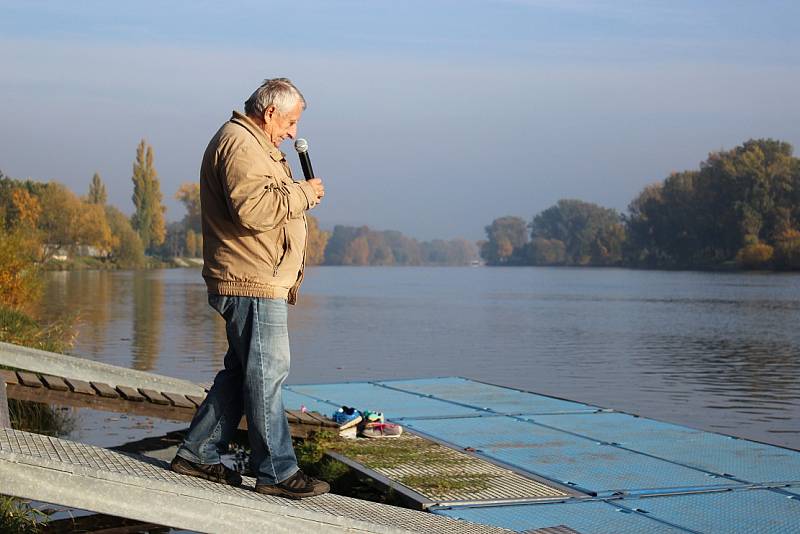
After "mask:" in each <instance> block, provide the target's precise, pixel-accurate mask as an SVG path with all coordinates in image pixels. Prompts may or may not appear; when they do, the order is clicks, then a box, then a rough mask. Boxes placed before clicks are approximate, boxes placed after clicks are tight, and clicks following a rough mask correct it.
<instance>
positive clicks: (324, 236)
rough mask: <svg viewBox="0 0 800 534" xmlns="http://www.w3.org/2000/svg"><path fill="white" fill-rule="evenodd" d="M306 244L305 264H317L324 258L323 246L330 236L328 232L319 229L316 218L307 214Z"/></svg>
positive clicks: (326, 243)
mask: <svg viewBox="0 0 800 534" xmlns="http://www.w3.org/2000/svg"><path fill="white" fill-rule="evenodd" d="M306 219H307V221H308V245H307V246H306V264H308V265H319V264H321V263H322V262H323V261H324V260H325V247H326V246H327V245H328V240H329V239H330V237H331V233H330V232H326V231H325V230H322V229H320V227H319V222H318V221H317V218H316V217H314V216H312V215H307V216H306Z"/></svg>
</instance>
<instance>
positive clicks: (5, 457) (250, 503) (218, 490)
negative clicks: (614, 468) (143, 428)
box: [0, 428, 510, 534]
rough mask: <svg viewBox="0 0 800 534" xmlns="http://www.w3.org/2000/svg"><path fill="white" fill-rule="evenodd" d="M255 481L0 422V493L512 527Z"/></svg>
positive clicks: (411, 524) (248, 519)
mask: <svg viewBox="0 0 800 534" xmlns="http://www.w3.org/2000/svg"><path fill="white" fill-rule="evenodd" d="M254 484H255V481H254V480H253V479H252V478H245V486H247V487H245V486H243V487H241V488H232V487H229V486H223V485H220V484H215V483H213V482H208V481H205V480H200V479H197V478H192V477H188V476H184V475H179V474H176V473H173V472H171V471H169V469H168V468H167V465H166V463H163V462H159V461H158V460H152V459H149V458H148V459H145V458H142V457H134V456H129V455H125V454H121V453H116V452H113V451H109V450H107V449H102V448H99V447H92V446H89V445H84V444H81V443H75V442H71V441H66V440H61V439H56V438H51V437H46V436H41V435H38V434H30V433H26V432H20V431H16V430H11V429H7V428H5V429H0V493H1V494H6V495H13V496H17V497H23V498H29V499H36V500H40V501H45V502H54V503H58V504H63V505H66V506H72V507H75V508H80V509H85V510H92V511H96V512H101V513H107V514H112V515H117V516H122V517H128V518H131V519H137V520H140V521H145V522H151V523H158V524H162V525H167V526H171V527H175V528H181V529H188V530H195V531H199V532H226V533H229V532H259V531H266V530H268V531H269V532H286V533H297V532H312V531H313V532H320V533H322V532H381V533H395V532H398V533H399V532H422V533H452V534H457V533H476V534H495V533H498V534H500V533H504V532H510V531H509V530H507V529H504V528H499V527H492V526H485V525H479V524H475V523H468V522H465V521H461V520H455V519H451V518H446V517H441V516H437V515H434V514H430V513H426V512H417V511H414V510H408V509H405V508H397V507H393V506H388V505H383V504H378V503H372V502H366V501H361V500H358V499H351V498H348V497H342V496H339V495H332V494H327V495H321V496H319V497H314V498H311V499H304V500H302V501H292V500H287V499H282V498H279V497H272V496H268V495H261V494H258V493H255V492H254V491H252V490H251V488H252V487H253V486H254Z"/></svg>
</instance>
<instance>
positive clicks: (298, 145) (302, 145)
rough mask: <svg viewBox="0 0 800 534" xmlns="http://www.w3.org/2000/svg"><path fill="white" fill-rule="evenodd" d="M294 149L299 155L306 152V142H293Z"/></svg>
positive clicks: (301, 140) (298, 140)
mask: <svg viewBox="0 0 800 534" xmlns="http://www.w3.org/2000/svg"><path fill="white" fill-rule="evenodd" d="M294 149H295V150H297V152H298V153H299V154H302V153H303V152H307V151H308V141H306V140H305V139H303V138H300V139H297V140H295V142H294Z"/></svg>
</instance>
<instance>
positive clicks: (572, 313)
mask: <svg viewBox="0 0 800 534" xmlns="http://www.w3.org/2000/svg"><path fill="white" fill-rule="evenodd" d="M41 313H42V315H43V316H44V317H45V318H47V319H54V318H58V317H64V316H68V317H71V318H72V320H73V321H74V322H75V325H76V332H77V336H76V340H75V344H74V347H73V349H72V351H71V353H72V354H74V355H77V356H81V357H85V358H89V359H92V360H97V361H102V362H107V363H111V364H115V365H121V366H125V367H131V368H134V369H140V370H144V371H153V372H156V373H161V374H166V375H170V376H176V377H181V378H186V379H189V380H193V381H198V382H210V381H211V380H212V379H213V376H214V373H215V372H216V370H217V368H218V367H219V366H220V365H221V362H222V358H223V355H224V353H225V346H226V343H225V339H224V328H223V323H222V320H221V319H220V318H219V317H217V316H216V315H215V312H213V310H212V309H211V308H210V307H209V306H208V305H207V302H206V292H205V286H204V284H203V281H202V278H201V276H200V271H199V270H197V269H169V270H151V271H135V272H134V271H73V272H52V273H48V275H47V282H46V288H45V299H43V304H42V310H41ZM290 333H291V337H292V371H291V375H290V378H289V383H309V382H337V381H348V380H371V379H391V378H419V377H432V376H448V375H459V376H465V377H469V378H474V379H478V380H483V381H486V382H491V383H494V384H500V385H505V386H511V387H516V388H521V389H525V390H529V391H534V392H538V393H544V394H548V395H555V396H558V397H564V398H568V399H573V400H577V401H581V402H586V403H591V404H597V405H601V406H604V407H607V408H614V409H617V410H622V411H626V412H630V413H636V414H640V415H644V416H648V417H652V418H655V419H660V420H664V421H669V422H674V423H679V424H685V425H688V426H691V427H695V428H700V429H704V430H711V431H716V432H722V433H725V434H732V435H736V436H739V437H745V438H749V439H755V440H759V441H765V442H769V443H772V444H776V445H783V446H788V447H792V448H795V449H800V372H798V371H800V275H797V274H775V273H770V274H766V273H700V272H663V271H635V270H626V269H588V268H587V269H581V268H535V267H531V268H527V267H520V268H476V267H464V268H457V267H431V268H426V267H418V268H417V267H397V268H390V267H374V268H373V267H315V268H310V269H308V272H307V275H306V281H305V283H304V285H303V287H302V289H301V295H300V301H299V303H298V305H297V306H296V307H293V308H292V309H291V310H290ZM377 408H378V409H382V410H383V411H384V412H385V413H387V414H389V415H390V414H391V411H392V407H391V406H381V407H377ZM76 417H77V421H76V423H77V424H76V430H75V431H74V432H73V437H75V438H76V439H80V440H82V441H87V442H90V443H95V444H98V445H103V446H109V445H119V444H121V443H123V442H125V441H127V440H130V439H139V438H141V437H145V436H147V435H152V434H153V433H155V432H161V431H163V430H170V429H172V428H178V427H182V426H185V425H178V424H168V423H163V422H159V421H152V420H150V419H148V418H137V417H125V416H118V415H113V414H103V413H101V412H92V411H90V410H82V411H81V412H80V413H78V414H77V416H76Z"/></svg>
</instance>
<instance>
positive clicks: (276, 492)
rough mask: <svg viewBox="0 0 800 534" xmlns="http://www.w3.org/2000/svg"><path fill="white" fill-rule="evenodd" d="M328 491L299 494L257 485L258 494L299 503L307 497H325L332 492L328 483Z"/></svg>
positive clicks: (276, 487)
mask: <svg viewBox="0 0 800 534" xmlns="http://www.w3.org/2000/svg"><path fill="white" fill-rule="evenodd" d="M324 487H325V488H326V489H325V491H309V492H306V493H297V492H295V491H288V490H285V489H283V488H281V487H278V486H269V485H266V484H265V485H263V486H259V485H256V492H258V493H261V494H262V495H273V496H275V497H286V498H287V499H294V500H296V501H299V500H300V499H305V498H307V497H316V496H317V495H324V494H326V493H328V492H330V491H331V487H330V485H328V484H327V483H326V484H325V486H324Z"/></svg>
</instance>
